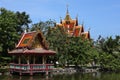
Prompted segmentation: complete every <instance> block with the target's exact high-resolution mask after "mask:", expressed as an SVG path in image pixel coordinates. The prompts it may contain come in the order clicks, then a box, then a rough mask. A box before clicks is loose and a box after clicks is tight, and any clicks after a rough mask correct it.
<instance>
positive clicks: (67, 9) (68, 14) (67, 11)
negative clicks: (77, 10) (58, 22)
mask: <svg viewBox="0 0 120 80" xmlns="http://www.w3.org/2000/svg"><path fill="white" fill-rule="evenodd" d="M66 15H69V10H68V4H67V13H66Z"/></svg>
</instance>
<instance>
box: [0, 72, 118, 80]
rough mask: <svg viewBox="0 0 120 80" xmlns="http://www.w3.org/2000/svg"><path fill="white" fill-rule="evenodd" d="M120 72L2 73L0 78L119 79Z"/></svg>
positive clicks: (38, 79) (24, 79)
mask: <svg viewBox="0 0 120 80" xmlns="http://www.w3.org/2000/svg"><path fill="white" fill-rule="evenodd" d="M119 79H120V73H100V72H97V73H75V74H60V75H59V74H57V75H53V76H43V75H35V76H17V75H6V76H5V75H4V76H0V80H119Z"/></svg>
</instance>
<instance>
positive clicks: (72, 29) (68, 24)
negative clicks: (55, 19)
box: [57, 8, 90, 39]
mask: <svg viewBox="0 0 120 80" xmlns="http://www.w3.org/2000/svg"><path fill="white" fill-rule="evenodd" d="M78 22H79V21H78V16H77V17H76V19H72V18H71V17H70V14H69V11H68V8H67V11H66V16H65V18H64V19H63V20H62V19H61V20H60V23H58V24H57V26H59V27H61V28H63V29H64V30H65V31H66V33H67V34H68V36H69V37H72V36H75V37H80V36H84V38H85V39H90V31H86V32H85V31H84V26H83V24H82V25H79V24H78Z"/></svg>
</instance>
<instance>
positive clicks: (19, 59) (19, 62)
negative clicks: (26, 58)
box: [18, 56, 21, 64]
mask: <svg viewBox="0 0 120 80" xmlns="http://www.w3.org/2000/svg"><path fill="white" fill-rule="evenodd" d="M18 64H21V57H20V56H19V57H18Z"/></svg>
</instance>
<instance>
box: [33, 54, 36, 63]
mask: <svg viewBox="0 0 120 80" xmlns="http://www.w3.org/2000/svg"><path fill="white" fill-rule="evenodd" d="M35 57H36V56H33V64H35V61H36V58H35Z"/></svg>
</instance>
